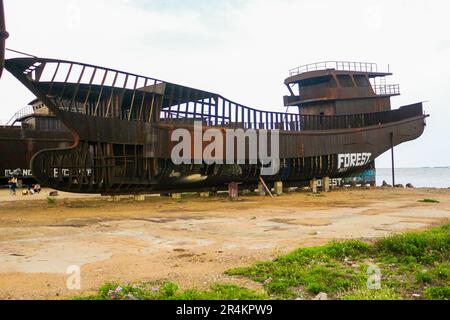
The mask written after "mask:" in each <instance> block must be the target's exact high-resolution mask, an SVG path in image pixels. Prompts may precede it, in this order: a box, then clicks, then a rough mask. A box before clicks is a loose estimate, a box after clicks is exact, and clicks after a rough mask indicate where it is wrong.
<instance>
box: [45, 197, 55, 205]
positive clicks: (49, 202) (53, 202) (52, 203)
mask: <svg viewBox="0 0 450 320" xmlns="http://www.w3.org/2000/svg"><path fill="white" fill-rule="evenodd" d="M47 204H49V205H54V204H56V198H55V197H50V196H48V197H47Z"/></svg>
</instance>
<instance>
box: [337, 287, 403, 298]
mask: <svg viewBox="0 0 450 320" xmlns="http://www.w3.org/2000/svg"><path fill="white" fill-rule="evenodd" d="M342 300H402V296H401V295H400V294H398V293H397V292H396V291H395V290H393V289H391V288H384V289H380V290H370V289H359V290H355V291H354V292H352V293H351V294H349V295H346V296H344V297H342Z"/></svg>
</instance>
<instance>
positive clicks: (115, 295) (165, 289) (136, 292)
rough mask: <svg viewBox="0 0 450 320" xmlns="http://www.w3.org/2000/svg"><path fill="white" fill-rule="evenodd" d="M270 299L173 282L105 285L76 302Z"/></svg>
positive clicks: (252, 293) (231, 289)
mask: <svg viewBox="0 0 450 320" xmlns="http://www.w3.org/2000/svg"><path fill="white" fill-rule="evenodd" d="M268 298H269V297H268V296H267V295H265V294H261V293H257V292H255V291H252V290H250V289H247V288H243V287H240V286H235V285H221V284H214V285H212V286H211V288H210V289H209V290H195V289H189V290H181V289H180V287H179V286H178V285H177V284H175V283H172V282H167V283H164V284H162V285H160V286H155V285H152V284H141V285H131V284H129V285H125V286H121V285H119V284H117V283H109V284H105V285H104V286H102V287H101V288H100V289H99V292H98V294H97V295H94V296H88V297H76V298H75V299H76V300H265V299H268Z"/></svg>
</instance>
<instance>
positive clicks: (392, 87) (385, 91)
mask: <svg viewBox="0 0 450 320" xmlns="http://www.w3.org/2000/svg"><path fill="white" fill-rule="evenodd" d="M373 90H374V91H375V93H376V94H377V95H389V96H391V95H398V94H400V85H398V84H386V85H375V86H373Z"/></svg>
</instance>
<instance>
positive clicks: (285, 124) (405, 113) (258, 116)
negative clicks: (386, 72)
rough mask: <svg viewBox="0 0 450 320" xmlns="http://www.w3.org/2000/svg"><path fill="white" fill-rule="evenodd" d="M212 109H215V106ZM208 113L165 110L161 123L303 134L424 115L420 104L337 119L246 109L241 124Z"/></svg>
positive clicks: (337, 116)
mask: <svg viewBox="0 0 450 320" xmlns="http://www.w3.org/2000/svg"><path fill="white" fill-rule="evenodd" d="M212 107H213V108H214V109H215V106H214V105H213V106H212ZM239 107H242V106H239ZM209 110H210V109H209V108H208V107H206V106H205V111H206V112H205V113H203V114H197V115H196V116H195V117H194V116H193V113H192V112H190V111H187V110H186V109H179V110H176V111H175V110H173V111H170V110H165V111H163V112H162V113H163V114H162V115H161V122H162V123H166V124H174V125H183V124H193V123H194V122H195V121H202V123H203V125H204V126H212V127H214V126H218V127H227V128H243V129H255V130H258V129H266V130H274V129H279V130H284V131H304V130H336V129H355V128H364V127H369V126H375V125H382V124H387V123H392V122H398V121H401V120H405V119H409V118H413V117H418V116H421V115H423V107H422V104H421V103H418V104H414V105H410V106H405V107H402V108H400V109H397V110H390V111H383V112H373V113H361V114H350V115H336V116H322V115H299V114H291V113H279V112H268V111H259V110H254V109H250V108H245V109H242V110H243V117H240V116H239V115H238V121H237V120H236V119H235V118H234V117H232V118H228V117H223V116H221V115H215V114H211V112H210V111H209ZM246 113H248V116H245V115H246ZM242 119H243V120H242Z"/></svg>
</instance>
